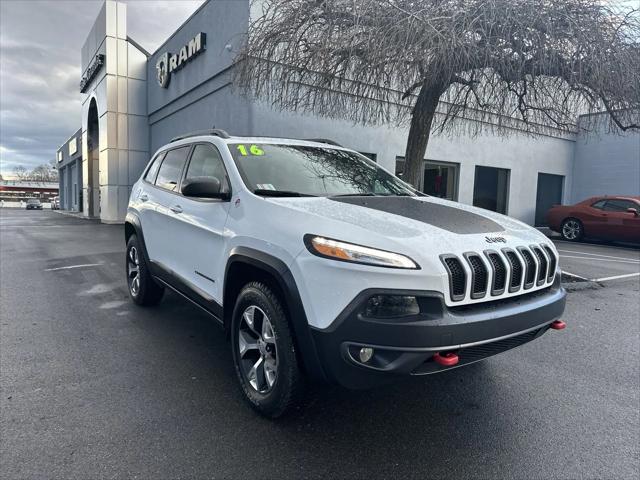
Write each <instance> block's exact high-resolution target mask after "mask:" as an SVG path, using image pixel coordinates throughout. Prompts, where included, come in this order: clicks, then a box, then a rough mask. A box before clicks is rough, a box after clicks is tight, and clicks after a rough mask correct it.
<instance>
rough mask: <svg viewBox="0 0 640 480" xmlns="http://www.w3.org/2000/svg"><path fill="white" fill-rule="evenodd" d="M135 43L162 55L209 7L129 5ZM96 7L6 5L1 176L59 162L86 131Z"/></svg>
mask: <svg viewBox="0 0 640 480" xmlns="http://www.w3.org/2000/svg"><path fill="white" fill-rule="evenodd" d="M123 1H124V2H125V3H127V4H128V7H127V10H128V14H127V17H128V25H127V26H128V35H129V36H130V37H131V38H133V39H134V40H136V41H137V42H138V43H140V44H141V45H142V46H143V47H145V48H146V49H147V50H148V51H151V52H153V51H155V49H156V48H157V47H159V46H160V44H161V43H162V42H163V41H164V40H165V39H166V38H167V37H168V36H169V35H171V33H173V32H174V31H175V30H176V29H177V28H178V27H179V26H180V24H182V22H184V21H185V20H186V19H187V18H188V17H189V15H191V14H192V13H193V12H194V11H195V10H196V9H197V8H198V6H200V4H202V2H203V0H166V1H158V0H123ZM102 3H103V2H102V1H100V0H98V1H94V0H0V170H1V173H2V174H3V175H11V173H12V172H13V169H14V168H15V167H16V166H17V165H23V166H24V167H25V168H27V169H31V168H33V167H35V166H37V165H40V164H42V163H47V162H49V161H50V160H52V159H53V158H54V157H55V152H56V150H57V148H58V147H59V146H60V145H61V144H62V143H63V142H64V141H65V140H66V139H67V138H68V137H69V136H71V135H72V134H73V133H74V132H75V131H76V130H77V129H78V128H80V122H81V119H80V92H79V87H78V84H79V82H80V49H81V47H82V44H83V43H84V40H85V38H86V36H87V35H88V34H89V30H90V28H91V26H92V25H93V22H94V21H95V18H96V16H97V15H98V12H99V11H100V8H101V6H102Z"/></svg>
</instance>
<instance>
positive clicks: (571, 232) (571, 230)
mask: <svg viewBox="0 0 640 480" xmlns="http://www.w3.org/2000/svg"><path fill="white" fill-rule="evenodd" d="M560 235H561V236H562V238H563V239H565V240H566V241H568V242H578V241H580V240H582V238H583V237H584V225H582V222H581V221H580V220H578V219H577V218H565V219H564V220H563V221H562V224H561V225H560Z"/></svg>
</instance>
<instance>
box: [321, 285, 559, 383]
mask: <svg viewBox="0 0 640 480" xmlns="http://www.w3.org/2000/svg"><path fill="white" fill-rule="evenodd" d="M373 295H411V296H416V297H418V299H419V303H420V313H419V314H417V315H411V316H404V317H396V318H367V317H365V316H364V314H363V312H364V307H365V305H366V303H367V301H368V300H369V298H370V297H371V296H373ZM565 302H566V292H565V290H564V289H563V288H562V287H561V286H560V279H559V276H558V277H557V278H556V281H555V282H554V283H553V285H551V286H550V287H548V288H546V289H544V290H539V291H536V292H532V293H529V294H524V295H519V296H516V297H512V298H509V299H504V300H499V301H493V302H485V303H480V304H473V305H468V306H460V307H447V306H446V305H445V302H444V298H443V296H442V294H440V293H438V292H430V291H397V290H379V289H368V290H365V291H363V292H361V293H360V294H359V295H358V296H357V297H356V298H355V299H354V300H353V301H352V302H351V303H350V304H349V306H347V308H345V310H344V311H343V312H342V313H341V314H340V316H339V317H338V319H336V321H335V322H334V323H332V325H331V327H330V328H328V329H324V330H320V329H312V332H313V335H314V341H315V344H316V348H317V349H318V354H319V356H320V360H321V362H322V364H323V367H324V371H325V373H326V375H327V376H328V377H329V379H331V380H333V381H335V382H337V383H339V384H341V385H343V386H345V387H349V388H367V387H370V386H374V385H376V384H380V383H385V382H387V381H389V380H392V379H393V378H394V377H396V376H398V375H425V374H430V373H437V372H441V371H444V370H448V369H450V368H456V367H459V366H463V365H467V364H469V363H473V362H477V361H479V360H482V359H484V358H487V357H489V356H492V355H495V354H497V353H501V352H504V351H506V350H509V349H511V348H514V347H517V346H520V345H522V344H524V343H527V342H529V341H531V340H534V339H535V338H537V337H539V336H540V335H542V334H543V333H544V332H546V330H548V329H549V326H550V324H551V323H552V322H553V321H554V320H557V319H558V318H559V317H560V316H561V315H562V313H563V312H564V307H565ZM362 347H371V348H373V349H374V355H373V357H372V359H371V360H369V361H368V362H366V364H364V363H362V362H360V360H359V357H358V353H357V352H359V350H360V348H362ZM438 352H440V353H442V352H455V353H457V355H458V357H459V362H458V363H457V364H456V365H455V366H453V367H452V366H442V365H440V364H438V363H436V362H435V361H434V360H433V355H434V354H436V353H438Z"/></svg>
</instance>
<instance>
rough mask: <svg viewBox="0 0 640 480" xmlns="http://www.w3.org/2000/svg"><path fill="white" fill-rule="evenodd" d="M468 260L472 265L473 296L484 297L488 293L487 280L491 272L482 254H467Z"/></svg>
mask: <svg viewBox="0 0 640 480" xmlns="http://www.w3.org/2000/svg"><path fill="white" fill-rule="evenodd" d="M465 257H467V262H469V266H470V267H471V273H472V276H471V298H482V297H484V296H485V295H486V294H487V281H488V280H489V273H488V272H487V267H485V265H484V262H483V261H482V259H481V258H480V255H478V254H475V253H469V254H466V255H465Z"/></svg>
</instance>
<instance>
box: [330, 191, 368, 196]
mask: <svg viewBox="0 0 640 480" xmlns="http://www.w3.org/2000/svg"><path fill="white" fill-rule="evenodd" d="M331 196H332V197H377V196H378V195H376V194H375V193H370V192H365V193H339V194H338V195H331Z"/></svg>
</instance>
